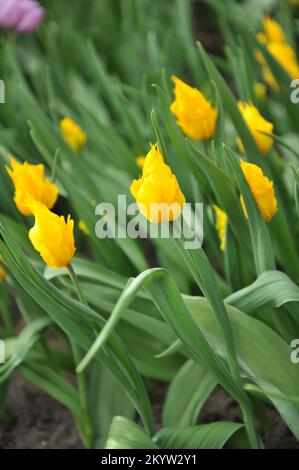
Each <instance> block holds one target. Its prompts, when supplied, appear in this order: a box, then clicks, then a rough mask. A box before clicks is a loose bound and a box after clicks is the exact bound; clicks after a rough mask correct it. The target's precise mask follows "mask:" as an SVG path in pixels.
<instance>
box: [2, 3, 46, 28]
mask: <svg viewBox="0 0 299 470" xmlns="http://www.w3.org/2000/svg"><path fill="white" fill-rule="evenodd" d="M43 17H44V9H43V8H42V7H41V6H40V5H39V3H38V2H37V1H35V0H0V28H6V29H15V30H16V31H17V32H19V33H30V32H32V31H34V30H35V29H36V28H38V26H39V25H40V24H41V22H42V20H43Z"/></svg>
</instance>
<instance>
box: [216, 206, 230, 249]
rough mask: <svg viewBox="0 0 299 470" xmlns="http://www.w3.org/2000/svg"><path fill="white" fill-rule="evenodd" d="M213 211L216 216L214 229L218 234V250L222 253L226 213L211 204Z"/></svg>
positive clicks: (224, 239) (224, 240)
mask: <svg viewBox="0 0 299 470" xmlns="http://www.w3.org/2000/svg"><path fill="white" fill-rule="evenodd" d="M213 209H214V211H215V215H216V224H215V228H216V230H217V232H218V237H219V240H220V250H221V251H224V250H225V242H226V225H227V213H226V212H224V211H223V210H222V209H220V207H218V206H216V204H213Z"/></svg>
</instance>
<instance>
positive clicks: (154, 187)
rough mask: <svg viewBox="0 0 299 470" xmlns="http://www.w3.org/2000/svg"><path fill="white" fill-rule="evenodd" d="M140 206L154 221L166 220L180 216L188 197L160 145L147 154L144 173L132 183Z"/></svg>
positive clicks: (133, 193) (132, 189)
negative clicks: (164, 156)
mask: <svg viewBox="0 0 299 470" xmlns="http://www.w3.org/2000/svg"><path fill="white" fill-rule="evenodd" d="M131 193H132V195H133V196H134V198H135V199H136V202H137V203H138V206H139V210H140V212H141V214H142V215H144V217H146V218H147V219H148V220H149V221H151V222H156V223H160V222H166V221H172V220H175V219H176V218H177V217H179V215H180V213H181V210H182V207H183V205H184V204H185V202H186V200H185V197H184V195H183V193H182V192H181V189H180V187H179V184H178V181H177V179H176V177H175V175H174V174H173V173H172V171H171V169H170V168H169V166H168V165H166V163H164V159H163V156H162V155H161V153H160V151H159V149H158V146H157V145H152V147H151V150H150V151H149V153H148V154H147V156H146V158H145V162H144V165H143V172H142V177H141V178H139V179H138V180H134V181H133V183H132V184H131Z"/></svg>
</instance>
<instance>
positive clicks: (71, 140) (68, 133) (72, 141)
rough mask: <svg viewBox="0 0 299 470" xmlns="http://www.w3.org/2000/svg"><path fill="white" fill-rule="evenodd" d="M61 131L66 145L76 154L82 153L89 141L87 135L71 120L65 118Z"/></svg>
mask: <svg viewBox="0 0 299 470" xmlns="http://www.w3.org/2000/svg"><path fill="white" fill-rule="evenodd" d="M60 131H61V133H62V135H63V137H64V140H65V141H66V143H67V144H68V145H69V146H70V147H71V148H72V149H73V150H74V152H76V153H80V152H81V150H82V148H83V147H84V145H85V144H86V141H87V136H86V133H85V132H84V131H83V130H82V129H81V127H80V126H79V125H78V124H76V123H75V122H74V121H73V120H72V119H71V118H69V117H65V118H64V119H62V120H61V121H60Z"/></svg>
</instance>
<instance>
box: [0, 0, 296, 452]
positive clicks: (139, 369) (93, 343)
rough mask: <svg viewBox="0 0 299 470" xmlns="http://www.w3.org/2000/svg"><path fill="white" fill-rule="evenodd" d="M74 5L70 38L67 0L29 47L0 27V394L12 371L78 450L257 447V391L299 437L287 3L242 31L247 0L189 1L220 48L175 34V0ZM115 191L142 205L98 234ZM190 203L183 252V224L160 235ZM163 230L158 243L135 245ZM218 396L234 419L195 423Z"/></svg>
mask: <svg viewBox="0 0 299 470" xmlns="http://www.w3.org/2000/svg"><path fill="white" fill-rule="evenodd" d="M91 3H92V7H93V9H92V12H93V14H92V15H89V16H88V18H85V19H84V27H83V23H82V31H80V28H79V27H78V24H79V25H80V24H81V23H80V18H82V17H83V16H84V8H83V6H82V7H80V6H79V2H78V5H77V6H76V7H74V10H72V9H71V10H70V11H69V12H68V14H69V19H68V20H69V23H68V27H67V31H65V29H64V22H63V21H64V15H65V11H64V7H63V6H62V5H59V4H58V3H57V4H56V5H55V8H54V7H52V4H51V2H45V3H44V4H43V5H45V8H46V9H47V10H48V11H47V18H48V19H47V23H44V24H43V25H41V31H40V33H41V34H40V35H39V37H38V39H37V38H35V36H32V37H31V38H30V41H29V42H28V44H24V43H23V42H22V39H19V38H18V37H16V42H14V43H12V42H11V40H10V37H9V35H8V36H7V38H6V36H5V35H4V43H5V45H4V53H3V57H2V58H1V59H0V76H1V74H3V75H2V76H3V79H4V80H5V81H6V82H7V84H8V90H7V96H8V97H9V103H7V104H5V105H3V108H2V109H1V119H2V124H1V125H2V132H1V134H2V139H3V142H2V146H1V147H0V158H1V159H2V163H1V161H0V181H1V185H0V187H1V197H0V234H1V241H0V256H1V258H0V281H1V282H0V292H1V293H4V292H5V295H6V296H8V298H9V297H10V296H11V297H12V296H13V297H14V299H15V300H16V304H17V306H18V310H19V314H20V315H22V317H23V320H24V322H23V323H24V324H25V326H24V330H25V331H24V330H23V331H22V332H21V333H18V332H17V330H16V328H15V326H14V324H13V321H12V319H13V318H14V316H13V312H12V311H10V310H9V309H8V307H7V305H8V304H9V303H7V302H6V303H5V305H4V302H2V303H1V298H0V316H1V314H2V318H3V325H2V326H1V327H0V337H1V338H3V339H4V342H5V344H6V343H7V344H9V345H10V348H9V356H8V358H7V362H6V363H5V364H4V365H0V386H1V385H2V384H5V383H6V382H8V381H9V380H10V377H11V376H12V374H13V373H14V372H15V371H16V370H18V371H19V373H21V374H22V375H24V377H25V378H26V379H28V380H29V381H31V382H33V383H34V384H35V385H36V386H37V387H39V388H41V389H43V390H44V391H46V392H47V393H49V394H50V395H52V396H53V397H54V398H55V399H56V400H58V401H60V402H61V403H63V404H64V405H65V406H67V407H68V409H69V412H70V414H71V415H72V417H73V420H74V423H75V425H76V427H77V429H78V430H79V433H80V436H81V439H82V441H83V443H84V445H85V446H86V447H93V448H103V447H106V448H120V449H121V448H142V449H144V448H149V449H152V448H155V449H168V448H171V449H181V448H187V449H192V448H199V449H201V448H222V447H226V446H227V447H236V448H239V447H240V446H242V447H251V448H264V447H267V446H268V443H269V439H270V438H271V432H270V433H269V428H271V423H269V422H267V419H266V417H265V413H264V412H263V411H261V410H263V407H264V403H265V402H267V403H268V404H269V405H270V406H271V407H272V411H273V413H274V414H275V416H276V418H275V419H280V420H281V421H282V422H283V423H284V424H283V425H284V426H285V427H287V428H288V429H289V430H290V432H291V433H292V436H293V437H292V439H293V441H292V442H293V443H294V442H295V443H296V441H297V440H298V439H299V424H298V420H296V413H299V405H298V389H299V369H298V365H296V360H294V355H295V356H296V354H295V352H296V351H294V346H293V345H294V344H297V343H296V342H294V341H295V340H296V338H298V337H299V336H298V335H299V307H298V302H299V286H298V283H299V263H298V255H299V250H298V243H297V240H298V235H299V219H298V209H299V203H298V201H299V163H298V158H299V155H298V151H297V147H298V143H299V136H298V129H297V122H298V119H299V112H298V109H299V108H298V105H296V104H295V103H292V102H291V100H290V91H291V90H292V88H291V87H290V83H291V81H292V79H294V78H299V65H298V59H297V55H296V39H297V38H296V34H297V32H296V27H295V26H294V25H295V23H294V18H293V9H294V11H295V8H296V6H295V5H294V4H293V3H292V2H277V5H276V6H275V7H273V10H271V11H269V10H266V9H265V8H264V7H263V2H260V4H261V5H260V7H259V8H260V12H259V15H258V12H257V11H255V12H254V13H255V15H254V17H259V18H258V21H256V23H254V22H253V21H252V22H248V21H247V20H246V18H249V17H251V16H250V8H253V7H252V6H251V2H250V1H249V2H247V3H246V6H245V5H243V4H240V2H235V1H230V8H229V9H228V8H226V6H225V2H218V1H216V0H209V1H208V2H202V3H203V7H202V8H203V11H204V12H205V11H207V12H209V13H210V14H211V13H212V14H213V18H214V19H215V23H216V19H217V18H219V19H220V20H221V26H222V27H221V34H222V41H223V46H224V47H223V51H222V53H221V57H217V56H215V54H211V55H210V54H208V53H207V52H206V50H205V48H204V47H203V45H202V44H201V43H199V42H198V43H196V38H194V37H193V35H192V15H191V13H190V12H191V11H193V9H194V12H196V2H193V1H192V0H184V1H181V0H176V1H174V2H165V5H164V6H163V15H162V16H161V15H160V13H159V8H158V5H159V7H160V2H159V1H158V0H153V2H147V1H144V2H139V1H138V0H132V2H131V3H132V5H133V4H134V8H132V10H130V11H131V13H130V14H127V13H128V12H127V11H126V9H125V7H124V6H123V4H122V3H123V2H121V0H116V3H117V7H119V8H116V7H115V5H114V6H113V4H114V3H115V2H103V3H101V2H96V1H94V2H91ZM257 8H258V7H257V6H256V2H254V9H257ZM245 9H246V14H244V12H245ZM135 14H136V17H135ZM59 15H61V16H59ZM43 16H44V11H43V8H42V7H40V6H39V5H38V4H37V2H35V1H31V0H28V1H27V0H19V1H17V0H10V1H9V0H7V1H4V0H2V1H1V0H0V26H1V27H2V28H5V29H13V30H16V31H17V32H29V31H31V32H32V31H33V30H34V29H36V27H37V26H38V25H40V24H41V21H42V19H43ZM105 18H109V24H106V23H105ZM162 18H163V19H162ZM178 18H181V19H182V21H179V22H178V21H177V19H178ZM278 18H284V22H283V26H282V24H280V22H279V21H278ZM149 19H150V21H148V20H149ZM166 24H167V28H168V29H167V34H166V32H165V27H166ZM145 25H146V26H145ZM47 28H49V31H50V32H51V44H50V45H49V34H48V33H49V31H47ZM147 28H151V29H150V31H147ZM87 32H88V39H89V40H88V41H85V39H86V36H87ZM133 32H134V34H133ZM115 38H116V39H117V40H115ZM169 38H171V41H169ZM19 41H20V42H19ZM173 51H176V56H175V58H174V56H173ZM72 52H74V53H72ZM46 65H47V67H46ZM45 70H47V74H46V77H45V79H43V78H42V79H41V77H44V75H43V74H44V71H45ZM153 84H154V85H153ZM15 90H18V93H15ZM1 106H2V105H1ZM63 116H64V117H63ZM70 116H72V117H70ZM24 122H26V123H28V126H29V129H28V128H27V127H26V126H25V125H24ZM150 142H152V144H150ZM12 155H13V156H12ZM120 195H121V196H123V197H124V198H123V199H122V201H126V202H128V203H133V202H136V203H137V206H136V207H137V212H139V213H138V216H140V214H141V216H142V217H141V218H140V219H138V220H139V225H138V230H136V231H135V232H134V233H135V236H133V237H131V238H129V237H128V236H126V235H121V236H115V235H113V234H112V232H111V231H110V232H109V230H108V229H107V236H106V237H104V236H99V235H98V234H97V233H96V232H95V226H96V223H97V219H98V218H100V219H101V221H102V224H105V223H106V224H107V226H108V227H109V223H110V222H111V221H110V220H109V217H108V215H107V214H108V209H107V211H106V210H102V209H101V210H99V207H103V206H102V204H104V205H106V206H105V207H107V208H108V207H109V208H111V207H113V211H112V213H113V215H114V219H115V220H114V221H113V222H114V223H118V225H119V227H121V229H122V231H121V233H122V234H123V233H124V228H126V227H127V226H128V225H129V224H132V223H133V222H134V220H135V218H136V216H137V214H136V212H135V213H133V212H130V211H126V210H125V209H126V208H124V207H119V206H118V207H117V203H118V201H119V196H120ZM100 203H102V204H101V206H98V204H100ZM195 203H202V204H203V244H200V245H199V246H198V245H196V248H195V249H191V248H188V247H187V248H186V241H188V239H189V238H190V234H192V235H194V236H195V238H196V239H197V240H201V234H200V233H195V234H194V231H193V225H192V217H191V222H190V223H189V225H187V231H186V232H185V231H184V232H183V233H180V234H179V235H177V232H175V227H176V223H177V222H178V220H179V218H180V216H182V214H183V213H184V207H185V205H186V204H190V205H191V207H192V205H194V204H195ZM153 206H154V210H153ZM61 214H63V215H61ZM69 214H72V215H69ZM191 215H194V214H193V212H192V211H191ZM140 221H141V222H140ZM165 224H168V225H169V226H170V227H172V228H173V230H172V231H171V230H170V235H169V237H168V238H167V239H165V238H163V237H162V236H161V234H160V232H159V230H156V233H158V236H156V237H152V238H150V237H149V238H148V240H147V241H146V242H145V241H144V238H145V237H147V236H148V234H150V232H151V231H150V230H148V231H147V230H146V228H147V227H148V226H150V227H151V228H154V229H157V228H158V229H159V228H161V227H164V226H165ZM153 231H155V230H153ZM3 298H4V297H3ZM7 309H8V310H7ZM53 326H55V329H54V331H55V335H56V336H57V338H55V339H56V342H55V341H53V338H52V337H49V335H47V334H46V331H47V329H48V328H49V327H53ZM24 335H25V336H26V337H28V338H29V340H28V347H27V346H26V348H22V347H20V344H21V345H22V338H23V337H24ZM57 341H58V342H59V344H60V343H61V342H62V343H63V348H60V349H59V350H58V349H56V345H57ZM41 345H42V346H43V347H41ZM48 351H50V352H51V351H54V353H51V354H50V356H49V355H48ZM61 351H63V352H61ZM49 357H51V360H49ZM66 372H68V373H70V372H71V374H73V379H74V380H72V381H71V383H70V382H69V381H68V380H67V379H66V376H67V375H66ZM157 381H162V382H164V383H165V390H166V391H165V397H163V411H162V413H161V416H160V417H159V419H158V420H157V419H156V416H155V413H154V405H155V404H154V403H153V400H154V398H153V397H154V394H153V390H154V388H155V386H156V383H157ZM217 387H218V388H221V389H223V390H224V391H225V393H226V394H227V395H229V396H230V397H231V400H233V401H234V402H236V403H237V404H238V407H239V411H240V413H239V420H238V422H231V421H228V420H227V417H226V416H225V415H224V416H223V419H222V418H221V421H217V422H213V423H209V424H206V423H202V424H199V422H201V421H200V420H199V418H200V417H201V410H202V408H203V406H204V405H205V403H206V402H207V400H208V399H210V400H212V399H215V400H217V398H213V397H215V396H216V397H217V394H216V395H214V394H213V395H212V392H213V391H214V390H215V389H216V388H217ZM0 396H1V397H0V410H6V409H7V399H6V396H5V393H3V394H0ZM218 405H219V413H220V411H221V403H218V402H217V403H216V406H218ZM2 418H3V416H1V411H0V420H1V419H2ZM0 425H1V424H0ZM269 436H270V437H269Z"/></svg>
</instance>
